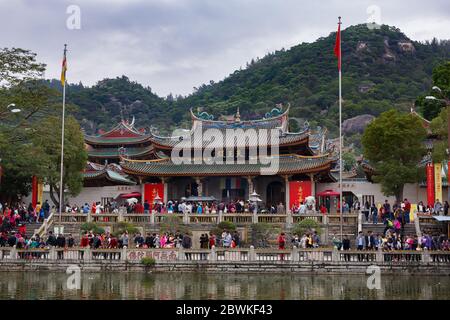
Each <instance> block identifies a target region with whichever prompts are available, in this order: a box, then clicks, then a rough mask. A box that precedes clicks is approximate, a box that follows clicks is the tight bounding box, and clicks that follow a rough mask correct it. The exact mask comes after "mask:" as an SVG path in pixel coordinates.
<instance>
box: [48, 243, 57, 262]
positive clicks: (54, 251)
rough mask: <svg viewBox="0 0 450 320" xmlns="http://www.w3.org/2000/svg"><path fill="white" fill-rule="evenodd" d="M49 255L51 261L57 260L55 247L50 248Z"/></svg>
mask: <svg viewBox="0 0 450 320" xmlns="http://www.w3.org/2000/svg"><path fill="white" fill-rule="evenodd" d="M48 255H49V259H50V260H56V249H55V247H54V246H51V247H50V252H49V254H48Z"/></svg>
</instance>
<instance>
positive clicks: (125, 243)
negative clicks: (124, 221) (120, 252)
mask: <svg viewBox="0 0 450 320" xmlns="http://www.w3.org/2000/svg"><path fill="white" fill-rule="evenodd" d="M120 240H121V243H122V247H124V248H128V240H129V239H128V233H127V232H124V233H123V234H122V236H121V237H120Z"/></svg>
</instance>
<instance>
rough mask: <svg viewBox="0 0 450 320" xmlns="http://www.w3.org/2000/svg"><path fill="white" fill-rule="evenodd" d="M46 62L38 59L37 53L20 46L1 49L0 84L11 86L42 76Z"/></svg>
mask: <svg viewBox="0 0 450 320" xmlns="http://www.w3.org/2000/svg"><path fill="white" fill-rule="evenodd" d="M44 71H45V64H43V63H39V62H37V61H36V54H35V53H33V52H31V51H30V50H25V49H20V48H1V49H0V80H1V81H0V86H3V87H11V86H14V85H17V84H19V83H21V82H23V81H25V82H26V81H28V80H31V79H36V78H41V77H42V76H43V74H44Z"/></svg>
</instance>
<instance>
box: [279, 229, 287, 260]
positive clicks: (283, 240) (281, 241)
mask: <svg viewBox="0 0 450 320" xmlns="http://www.w3.org/2000/svg"><path fill="white" fill-rule="evenodd" d="M285 246H286V237H285V235H284V232H282V233H280V235H279V236H278V249H280V250H284V249H285ZM280 260H284V254H283V253H282V254H280Z"/></svg>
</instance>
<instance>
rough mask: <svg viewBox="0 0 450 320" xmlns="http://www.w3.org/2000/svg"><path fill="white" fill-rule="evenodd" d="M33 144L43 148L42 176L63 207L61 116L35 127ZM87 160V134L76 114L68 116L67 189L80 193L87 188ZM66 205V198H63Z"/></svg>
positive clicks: (66, 145) (53, 117)
mask: <svg viewBox="0 0 450 320" xmlns="http://www.w3.org/2000/svg"><path fill="white" fill-rule="evenodd" d="M32 141H33V144H34V145H35V146H37V147H39V148H40V149H41V152H42V154H41V158H40V161H41V163H42V167H43V168H42V171H41V172H40V173H41V175H40V177H41V178H43V180H44V182H45V183H47V184H48V185H49V186H50V197H51V199H52V201H53V202H54V203H55V205H57V206H59V201H60V199H59V191H60V185H59V184H60V162H61V118H60V117H56V116H52V117H48V118H46V119H43V120H42V121H40V122H39V123H36V124H35V125H34V127H33V138H32ZM86 161H87V152H86V150H85V147H84V136H83V133H82V131H81V128H80V125H79V124H78V122H77V120H75V118H74V117H73V116H69V117H67V119H66V121H65V131H64V177H63V181H64V190H67V191H68V193H69V194H70V195H77V194H78V193H80V191H81V189H82V187H83V176H82V170H83V169H84V167H85V165H86ZM62 201H63V204H64V199H62Z"/></svg>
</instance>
